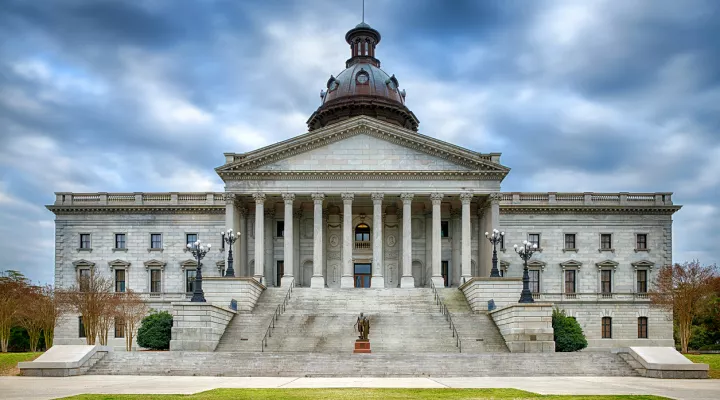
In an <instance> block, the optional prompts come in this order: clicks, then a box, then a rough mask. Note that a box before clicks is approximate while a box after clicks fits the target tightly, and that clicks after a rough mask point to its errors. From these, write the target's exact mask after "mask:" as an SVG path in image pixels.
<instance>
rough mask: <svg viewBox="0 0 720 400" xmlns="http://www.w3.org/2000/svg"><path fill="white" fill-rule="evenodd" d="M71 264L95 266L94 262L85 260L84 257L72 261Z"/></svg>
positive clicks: (76, 266)
mask: <svg viewBox="0 0 720 400" xmlns="http://www.w3.org/2000/svg"><path fill="white" fill-rule="evenodd" d="M72 264H73V266H75V268H78V267H94V266H95V263H94V262H92V261H88V260H85V259H80V260H77V261H73V263H72Z"/></svg>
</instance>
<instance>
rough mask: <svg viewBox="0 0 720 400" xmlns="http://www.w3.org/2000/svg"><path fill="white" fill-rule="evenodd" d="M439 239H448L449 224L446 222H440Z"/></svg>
mask: <svg viewBox="0 0 720 400" xmlns="http://www.w3.org/2000/svg"><path fill="white" fill-rule="evenodd" d="M440 237H444V238H446V237H450V223H449V222H448V221H440Z"/></svg>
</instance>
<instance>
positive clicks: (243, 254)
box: [233, 206, 250, 276]
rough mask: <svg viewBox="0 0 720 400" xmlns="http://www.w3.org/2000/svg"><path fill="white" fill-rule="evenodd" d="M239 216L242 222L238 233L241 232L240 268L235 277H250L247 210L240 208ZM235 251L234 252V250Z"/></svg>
mask: <svg viewBox="0 0 720 400" xmlns="http://www.w3.org/2000/svg"><path fill="white" fill-rule="evenodd" d="M238 215H239V216H240V218H239V219H240V222H239V225H238V232H240V238H239V239H238V241H237V247H236V248H237V249H238V250H237V254H238V255H237V257H236V258H237V259H238V266H237V268H235V276H248V275H250V274H249V272H248V259H247V258H248V248H247V243H248V241H247V238H248V232H247V219H248V216H247V208H245V207H244V206H243V207H240V208H238ZM233 251H234V250H233Z"/></svg>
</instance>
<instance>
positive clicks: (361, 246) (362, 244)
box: [355, 241, 372, 250]
mask: <svg viewBox="0 0 720 400" xmlns="http://www.w3.org/2000/svg"><path fill="white" fill-rule="evenodd" d="M371 248H372V244H371V243H370V242H368V241H364V242H355V249H356V250H368V249H371Z"/></svg>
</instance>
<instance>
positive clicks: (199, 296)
mask: <svg viewBox="0 0 720 400" xmlns="http://www.w3.org/2000/svg"><path fill="white" fill-rule="evenodd" d="M210 247H211V245H210V244H208V245H204V244H202V243H201V242H200V241H199V240H198V241H197V242H195V243H188V245H187V248H188V250H190V252H191V253H192V255H193V257H195V260H197V269H196V270H195V271H196V272H195V287H194V289H193V297H192V299H190V301H192V302H194V303H204V302H205V294H204V293H203V289H202V264H201V263H200V261H201V260H202V259H203V258H204V257H205V254H207V253H208V252H209V251H210Z"/></svg>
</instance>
